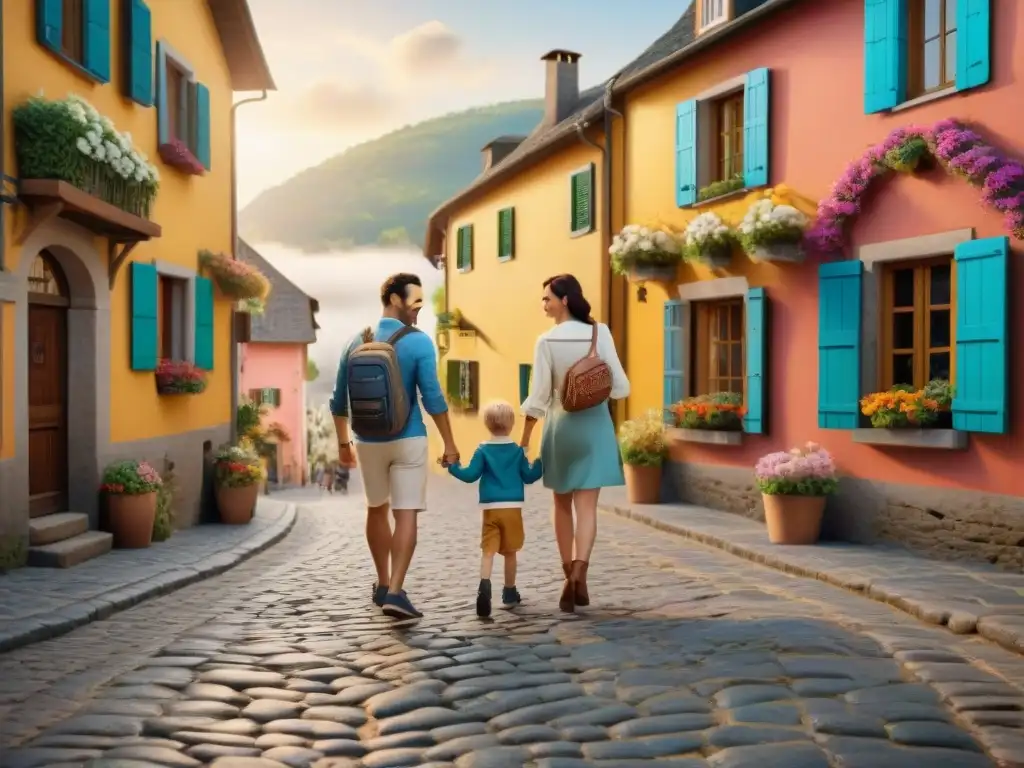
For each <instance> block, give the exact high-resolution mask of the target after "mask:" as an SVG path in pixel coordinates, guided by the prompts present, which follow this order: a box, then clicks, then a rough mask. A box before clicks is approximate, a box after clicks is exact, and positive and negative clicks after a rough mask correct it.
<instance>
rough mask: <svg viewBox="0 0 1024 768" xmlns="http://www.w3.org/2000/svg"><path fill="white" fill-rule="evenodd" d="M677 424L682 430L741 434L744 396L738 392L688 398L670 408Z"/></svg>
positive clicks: (744, 409) (744, 411)
mask: <svg viewBox="0 0 1024 768" xmlns="http://www.w3.org/2000/svg"><path fill="white" fill-rule="evenodd" d="M669 411H670V412H671V413H672V415H673V416H674V417H675V424H676V426H677V427H680V428H681V429H714V430H720V431H725V432H739V431H741V430H742V429H743V416H744V414H745V413H746V412H747V411H746V408H744V407H743V395H741V394H739V393H737V392H716V393H715V394H713V395H698V396H697V397H688V398H686V399H685V400H681V401H680V402H678V403H676V404H675V405H672V406H670V407H669Z"/></svg>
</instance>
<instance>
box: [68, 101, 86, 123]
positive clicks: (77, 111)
mask: <svg viewBox="0 0 1024 768" xmlns="http://www.w3.org/2000/svg"><path fill="white" fill-rule="evenodd" d="M68 114H69V115H71V119H72V120H74V121H75V122H76V123H79V124H81V125H88V123H89V118H88V117H86V114H85V110H84V109H83V108H82V105H81V104H71V105H70V106H68Z"/></svg>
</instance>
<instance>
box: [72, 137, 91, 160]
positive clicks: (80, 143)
mask: <svg viewBox="0 0 1024 768" xmlns="http://www.w3.org/2000/svg"><path fill="white" fill-rule="evenodd" d="M75 146H76V147H78V151H79V152H81V153H82V154H83V155H85V156H86V157H92V144H90V143H89V140H88V139H86V138H85V137H84V136H79V137H78V139H77V140H76V141H75Z"/></svg>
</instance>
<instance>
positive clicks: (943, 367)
mask: <svg viewBox="0 0 1024 768" xmlns="http://www.w3.org/2000/svg"><path fill="white" fill-rule="evenodd" d="M932 379H947V380H948V379H949V352H933V353H932V354H930V355H929V356H928V380H929V381H930V380H932Z"/></svg>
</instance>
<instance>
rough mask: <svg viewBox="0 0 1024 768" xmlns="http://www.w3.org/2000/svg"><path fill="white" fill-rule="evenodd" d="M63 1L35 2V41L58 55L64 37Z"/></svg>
mask: <svg viewBox="0 0 1024 768" xmlns="http://www.w3.org/2000/svg"><path fill="white" fill-rule="evenodd" d="M63 22H64V0H36V40H38V41H39V44H40V45H42V46H44V47H46V48H49V49H50V50H51V51H56V52H57V53H60V50H61V42H62V40H63V37H64V23H63Z"/></svg>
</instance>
